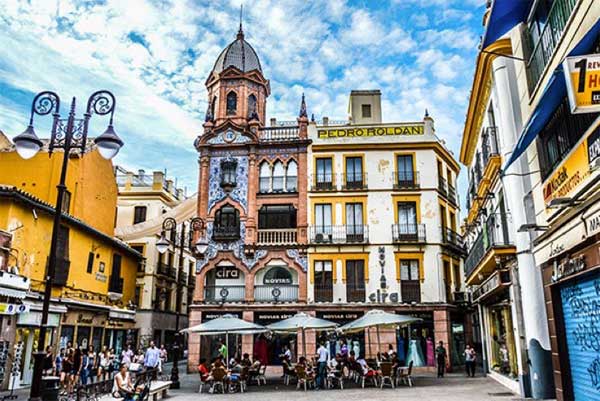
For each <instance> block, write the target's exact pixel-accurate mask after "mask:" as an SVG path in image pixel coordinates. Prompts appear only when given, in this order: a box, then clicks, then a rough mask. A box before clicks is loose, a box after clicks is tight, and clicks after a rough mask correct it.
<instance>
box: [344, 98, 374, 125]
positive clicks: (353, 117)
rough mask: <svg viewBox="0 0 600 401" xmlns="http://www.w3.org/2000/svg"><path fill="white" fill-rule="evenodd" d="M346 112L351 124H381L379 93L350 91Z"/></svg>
mask: <svg viewBox="0 0 600 401" xmlns="http://www.w3.org/2000/svg"><path fill="white" fill-rule="evenodd" d="M348 112H349V114H350V118H349V120H350V121H352V124H381V91H380V90H379V89H373V90H353V91H351V92H350V101H349V103H348Z"/></svg>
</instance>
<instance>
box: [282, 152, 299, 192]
mask: <svg viewBox="0 0 600 401" xmlns="http://www.w3.org/2000/svg"><path fill="white" fill-rule="evenodd" d="M285 189H286V191H288V192H296V191H298V163H296V161H295V160H290V161H289V163H288V165H287V170H286V175H285Z"/></svg>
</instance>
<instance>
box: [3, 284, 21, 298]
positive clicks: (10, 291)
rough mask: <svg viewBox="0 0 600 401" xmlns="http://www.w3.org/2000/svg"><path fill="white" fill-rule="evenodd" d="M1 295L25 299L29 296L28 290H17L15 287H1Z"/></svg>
mask: <svg viewBox="0 0 600 401" xmlns="http://www.w3.org/2000/svg"><path fill="white" fill-rule="evenodd" d="M0 295H4V296H5V297H11V298H17V299H25V297H26V296H27V291H23V290H16V289H14V288H8V287H0Z"/></svg>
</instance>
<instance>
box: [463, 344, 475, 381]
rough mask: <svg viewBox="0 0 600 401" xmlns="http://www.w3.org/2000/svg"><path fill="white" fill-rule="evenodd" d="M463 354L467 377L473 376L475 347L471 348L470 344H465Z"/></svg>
mask: <svg viewBox="0 0 600 401" xmlns="http://www.w3.org/2000/svg"><path fill="white" fill-rule="evenodd" d="M464 355H465V370H466V371H467V377H475V359H476V353H475V349H473V348H472V347H471V345H470V344H467V345H466V347H465V352H464Z"/></svg>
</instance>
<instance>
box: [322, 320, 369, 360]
mask: <svg viewBox="0 0 600 401" xmlns="http://www.w3.org/2000/svg"><path fill="white" fill-rule="evenodd" d="M362 315H363V312H362V311H357V312H317V317H318V318H321V319H325V320H330V321H332V322H335V323H337V324H339V325H340V326H343V325H344V324H346V323H350V322H351V321H353V320H356V319H358V318H359V317H361V316H362ZM317 341H323V342H325V345H326V346H327V347H328V348H329V353H330V354H331V355H336V354H339V353H341V351H342V348H343V347H344V345H345V346H346V348H347V349H348V354H349V353H350V351H354V354H355V356H356V358H359V357H363V358H364V357H365V332H364V331H360V332H357V333H352V334H346V335H344V334H340V333H338V332H336V331H322V332H320V333H318V337H317Z"/></svg>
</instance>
